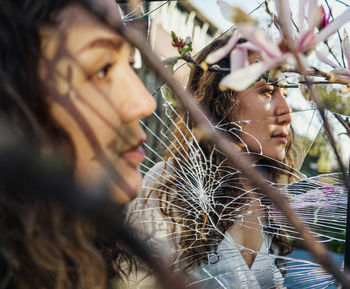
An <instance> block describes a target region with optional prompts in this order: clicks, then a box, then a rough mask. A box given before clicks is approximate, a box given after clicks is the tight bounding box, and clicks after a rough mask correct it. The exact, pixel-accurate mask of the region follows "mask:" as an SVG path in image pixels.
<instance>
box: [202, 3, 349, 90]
mask: <svg viewBox="0 0 350 289" xmlns="http://www.w3.org/2000/svg"><path fill="white" fill-rule="evenodd" d="M218 5H219V6H220V8H221V11H222V13H223V15H224V17H225V18H226V19H228V20H230V21H232V22H235V23H236V24H237V30H236V31H235V32H234V33H233V35H232V37H231V39H230V40H229V41H228V43H227V44H226V45H225V46H224V47H222V48H220V49H218V50H216V51H215V52H213V53H211V54H210V55H208V57H207V58H206V60H205V62H206V63H207V64H214V63H217V62H218V61H219V60H221V59H222V58H224V57H225V56H226V55H227V54H229V53H230V54H231V55H230V58H231V72H230V74H229V75H227V76H226V77H225V78H224V79H223V80H222V81H221V83H220V87H221V89H227V88H230V89H233V90H237V91H239V90H244V89H246V88H247V87H249V86H250V85H251V84H252V83H254V81H256V80H257V79H258V78H259V77H260V76H261V75H262V74H264V73H265V72H267V71H269V70H272V69H275V68H278V67H279V66H281V65H283V64H285V63H289V64H292V65H294V57H293V53H298V54H299V57H300V58H301V59H302V60H303V61H304V60H305V59H304V58H305V56H304V54H305V53H306V52H308V51H309V50H311V49H313V48H314V47H315V46H316V45H317V44H318V43H319V42H322V41H324V40H325V39H326V38H328V37H329V36H330V35H332V34H333V33H335V32H336V31H337V29H338V28H339V27H340V26H342V25H343V24H344V23H346V22H347V21H348V20H350V10H347V11H345V12H344V13H343V14H342V15H340V16H339V17H338V18H337V19H335V20H334V21H332V22H331V23H329V24H328V25H326V23H327V21H329V17H328V18H325V19H323V14H322V13H321V11H322V9H321V8H320V7H318V6H317V0H300V1H299V17H298V18H299V24H300V26H299V35H297V36H296V37H295V36H293V27H292V21H291V15H292V13H291V10H290V7H289V4H288V1H286V0H279V1H278V0H277V1H276V7H277V12H278V19H279V25H280V26H281V30H282V32H283V35H281V39H282V40H281V41H280V43H278V44H274V43H273V42H272V41H271V40H270V39H269V37H268V36H267V35H266V32H265V30H263V29H261V28H259V27H258V26H257V22H256V21H254V20H253V18H252V17H251V16H249V15H247V14H245V13H244V12H243V11H242V10H241V9H238V8H237V7H233V6H231V5H230V4H228V3H227V2H225V1H224V0H218ZM306 8H308V9H307V13H306ZM322 21H323V22H322ZM320 23H323V24H325V25H326V26H325V27H323V29H322V30H321V31H320V32H319V33H318V34H316V33H315V27H319V25H320ZM240 37H242V38H245V39H246V40H247V42H246V43H238V40H239V38H240ZM248 50H251V51H256V52H258V53H259V54H260V55H261V58H262V61H261V62H256V63H249V61H248V53H247V52H248ZM292 52H293V53H292Z"/></svg>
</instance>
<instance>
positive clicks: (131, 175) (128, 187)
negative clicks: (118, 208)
mask: <svg viewBox="0 0 350 289" xmlns="http://www.w3.org/2000/svg"><path fill="white" fill-rule="evenodd" d="M121 178H122V180H121V181H118V182H117V183H115V182H113V183H112V184H111V190H110V192H111V197H112V200H113V201H114V202H116V203H118V204H125V203H128V202H130V201H132V200H133V199H135V198H136V197H137V196H138V195H139V194H140V192H141V188H142V176H141V173H140V172H139V171H138V170H124V171H123V172H122V173H121Z"/></svg>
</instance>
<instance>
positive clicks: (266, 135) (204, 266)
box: [129, 39, 293, 288]
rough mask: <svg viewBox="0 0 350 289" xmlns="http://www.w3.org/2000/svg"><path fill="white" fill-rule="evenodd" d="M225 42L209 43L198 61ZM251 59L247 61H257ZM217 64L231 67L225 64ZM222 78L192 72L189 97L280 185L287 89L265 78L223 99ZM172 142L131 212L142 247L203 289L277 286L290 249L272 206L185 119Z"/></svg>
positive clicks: (286, 157)
mask: <svg viewBox="0 0 350 289" xmlns="http://www.w3.org/2000/svg"><path fill="white" fill-rule="evenodd" d="M225 43H226V39H218V40H216V41H214V42H213V43H212V44H210V45H209V46H208V47H207V48H206V49H205V50H204V51H202V52H201V53H200V55H199V56H198V58H197V61H198V62H199V63H200V62H202V61H204V60H205V58H206V57H207V55H208V54H209V53H210V52H213V51H215V50H216V49H218V48H220V47H222V46H223V45H224V44H225ZM249 54H250V59H251V60H250V61H258V59H259V55H258V54H256V53H255V52H252V51H249ZM216 65H218V66H219V67H223V68H228V67H230V59H229V57H226V58H225V59H222V60H221V61H220V62H219V63H217V64H216ZM226 74H227V73H226V72H212V71H209V70H208V71H204V70H202V69H201V68H194V69H193V70H192V72H191V75H190V80H189V84H188V89H189V90H190V91H191V92H193V94H194V95H195V97H196V98H197V100H198V102H199V103H200V104H201V105H203V106H204V107H205V108H206V109H207V111H209V113H210V115H209V117H210V118H211V119H213V120H214V127H215V128H217V129H220V130H222V131H223V132H224V133H225V134H226V136H228V137H229V138H231V139H232V146H234V147H235V148H236V149H238V150H240V151H241V152H242V154H246V155H248V156H249V157H250V158H251V160H252V164H253V165H255V166H257V167H259V168H261V170H262V172H263V173H264V174H265V175H266V179H267V180H268V181H270V182H271V183H272V184H273V183H276V182H278V181H279V177H281V173H280V172H281V171H282V170H280V168H281V167H283V166H284V163H288V164H289V165H292V164H293V163H292V159H291V157H290V145H291V137H292V134H291V128H290V124H291V114H290V112H291V110H290V107H289V105H288V104H287V102H286V99H285V91H284V90H283V89H282V88H280V87H279V85H277V83H276V82H270V81H269V80H268V79H266V76H264V77H262V78H261V79H260V80H257V81H256V82H255V83H254V84H253V85H252V86H251V87H249V88H248V89H246V90H244V91H238V92H236V91H232V90H226V91H221V90H220V89H219V83H220V81H221V80H222V79H223V77H224V76H225V75H226ZM170 135H171V136H172V139H173V140H172V143H171V145H170V146H169V147H168V153H167V155H166V157H165V160H166V161H162V162H160V163H157V164H156V165H155V166H154V167H153V168H152V169H151V170H150V171H149V173H148V174H147V176H146V177H145V179H144V187H145V190H144V192H143V194H142V196H143V198H141V199H140V200H139V201H136V202H135V203H134V205H133V206H130V209H129V210H130V212H131V215H130V222H131V223H135V224H136V227H137V228H141V227H142V228H143V230H144V233H143V237H144V239H145V240H146V241H148V243H149V244H150V245H151V246H152V247H154V248H159V249H158V250H161V251H163V252H165V254H166V256H168V257H169V258H168V261H169V262H170V263H172V264H174V266H175V268H176V269H180V270H185V271H186V272H188V273H189V275H190V276H191V278H194V279H195V280H197V281H196V282H195V283H196V284H197V285H199V287H200V288H259V287H261V288H272V287H273V288H275V287H278V286H282V284H283V268H282V267H281V266H278V265H277V263H278V256H280V255H285V254H287V253H290V251H291V247H290V245H289V244H288V242H287V240H286V238H285V237H284V236H285V235H284V234H283V233H282V232H280V231H279V228H278V226H274V225H273V222H274V216H273V210H272V207H273V206H271V204H270V203H269V202H268V200H266V199H265V198H264V196H263V195H262V194H261V193H260V192H259V191H258V190H257V189H256V188H254V187H253V186H252V184H251V182H250V181H249V179H247V178H245V176H244V174H242V173H241V172H240V171H239V170H237V169H235V167H234V164H232V163H231V162H229V161H228V160H227V158H226V156H225V155H223V154H222V153H221V152H220V151H218V150H217V148H216V147H215V146H214V145H213V144H212V143H211V142H210V140H209V141H208V140H205V139H204V140H201V139H200V129H198V128H196V127H194V124H193V123H192V120H191V117H190V116H189V115H188V114H187V113H186V112H183V113H180V114H179V115H178V118H177V122H176V125H175V126H174V130H173V131H172V132H171V133H170ZM285 169H286V170H287V171H288V168H286V167H285ZM141 220H142V221H141ZM277 233H278V234H277Z"/></svg>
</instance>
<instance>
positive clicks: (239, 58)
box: [230, 47, 249, 71]
mask: <svg viewBox="0 0 350 289" xmlns="http://www.w3.org/2000/svg"><path fill="white" fill-rule="evenodd" d="M230 61H231V62H230V63H231V64H230V66H231V71H236V70H238V69H241V68H243V67H245V66H248V65H249V59H248V51H247V49H246V48H242V47H236V48H235V49H234V50H232V52H231V55H230Z"/></svg>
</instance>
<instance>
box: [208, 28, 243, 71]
mask: <svg viewBox="0 0 350 289" xmlns="http://www.w3.org/2000/svg"><path fill="white" fill-rule="evenodd" d="M239 37H240V36H239V33H238V32H237V31H235V32H234V33H233V34H232V36H231V38H230V39H229V41H228V42H227V44H226V45H225V46H223V47H220V48H219V49H217V50H215V51H214V52H212V53H210V54H209V55H208V56H207V58H206V59H205V62H206V63H208V64H209V65H210V64H214V63H217V62H218V61H220V60H221V59H223V58H224V57H226V55H228V54H229V53H230V52H231V50H232V49H233V48H234V47H235V45H236V44H237V42H238V39H239Z"/></svg>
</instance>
